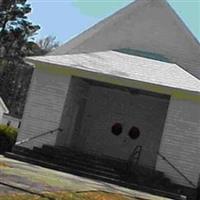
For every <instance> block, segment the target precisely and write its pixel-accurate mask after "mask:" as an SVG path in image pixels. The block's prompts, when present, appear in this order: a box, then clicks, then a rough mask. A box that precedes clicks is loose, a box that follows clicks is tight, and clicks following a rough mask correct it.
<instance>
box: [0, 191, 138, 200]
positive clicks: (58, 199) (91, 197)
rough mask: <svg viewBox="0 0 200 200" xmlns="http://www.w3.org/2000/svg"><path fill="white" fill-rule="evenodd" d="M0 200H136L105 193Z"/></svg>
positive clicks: (2, 197) (4, 197)
mask: <svg viewBox="0 0 200 200" xmlns="http://www.w3.org/2000/svg"><path fill="white" fill-rule="evenodd" d="M0 200H136V199H135V198H130V197H125V196H123V195H120V194H113V193H107V192H84V193H80V192H55V193H42V194H40V195H39V194H38V195H30V194H15V193H14V194H9V195H0Z"/></svg>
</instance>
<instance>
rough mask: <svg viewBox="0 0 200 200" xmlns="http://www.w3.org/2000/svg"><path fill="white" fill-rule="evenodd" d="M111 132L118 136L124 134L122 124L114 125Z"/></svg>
mask: <svg viewBox="0 0 200 200" xmlns="http://www.w3.org/2000/svg"><path fill="white" fill-rule="evenodd" d="M111 132H112V133H113V134H114V135H117V136H118V135H120V134H121V133H122V124H121V123H115V124H113V125H112V129H111Z"/></svg>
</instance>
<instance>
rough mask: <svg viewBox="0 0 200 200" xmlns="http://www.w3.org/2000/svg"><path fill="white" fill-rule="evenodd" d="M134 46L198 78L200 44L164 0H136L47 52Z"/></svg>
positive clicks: (55, 52) (70, 52)
mask: <svg viewBox="0 0 200 200" xmlns="http://www.w3.org/2000/svg"><path fill="white" fill-rule="evenodd" d="M126 48H128V49H136V50H141V51H146V52H152V53H159V54H162V55H163V56H165V57H167V58H168V59H169V60H171V61H172V62H174V63H177V64H178V65H179V66H181V67H182V68H183V69H185V70H186V71H188V72H189V73H191V74H193V75H194V76H196V77H198V78H200V45H199V42H198V41H197V40H196V39H195V37H194V36H193V35H192V33H191V32H190V31H189V29H188V28H187V27H186V26H185V25H184V23H183V22H182V21H181V19H180V18H179V17H178V16H177V14H176V13H175V12H174V11H173V9H172V8H171V7H170V5H169V4H168V3H167V1H166V0H136V1H135V2H133V3H131V4H130V5H128V6H127V7H125V8H123V9H121V10H120V11H118V12H117V13H115V14H114V15H112V16H110V17H108V18H106V19H105V20H103V21H101V22H100V23H98V24H96V25H95V26H93V27H92V28H90V29H88V30H87V31H85V32H83V33H81V34H80V35H79V36H77V37H75V38H74V39H72V40H71V41H69V42H67V43H66V44H64V45H62V46H61V47H58V48H57V49H56V50H55V51H53V52H52V53H50V54H49V55H64V54H73V53H86V52H98V51H107V50H116V49H126Z"/></svg>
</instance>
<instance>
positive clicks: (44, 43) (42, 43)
mask: <svg viewBox="0 0 200 200" xmlns="http://www.w3.org/2000/svg"><path fill="white" fill-rule="evenodd" d="M37 44H38V46H39V48H40V49H41V50H42V51H41V54H42V55H45V54H47V53H49V52H50V51H52V50H53V49H55V48H56V47H58V46H59V42H57V41H56V37H54V36H47V37H45V38H43V39H40V40H39V41H38V42H37Z"/></svg>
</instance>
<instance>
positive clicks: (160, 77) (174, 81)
mask: <svg viewBox="0 0 200 200" xmlns="http://www.w3.org/2000/svg"><path fill="white" fill-rule="evenodd" d="M28 61H30V62H33V63H35V64H36V66H37V65H38V66H40V64H41V63H43V64H44V63H45V65H49V64H50V65H51V66H53V67H64V68H65V69H67V70H69V71H73V73H74V74H73V73H72V75H76V74H77V73H78V72H80V71H84V72H88V73H89V75H90V76H89V77H91V78H92V74H93V75H94V74H102V75H104V76H106V75H107V76H112V77H116V78H122V79H129V80H134V81H140V82H143V83H150V84H154V85H159V86H165V87H169V88H175V89H181V90H186V91H192V92H198V93H199V92H200V80H199V79H197V78H195V77H194V76H192V75H191V74H189V73H188V72H186V71H185V70H183V69H182V68H181V67H179V66H178V65H176V64H173V63H167V62H161V61H158V60H152V59H149V58H144V57H139V56H134V55H127V54H124V53H119V52H115V51H105V52H96V53H86V54H72V55H61V56H41V57H29V58H28ZM71 69H73V70H71ZM76 71H78V72H77V73H75V72H76ZM91 72H92V73H91Z"/></svg>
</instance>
